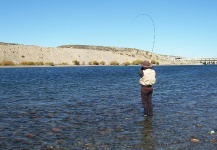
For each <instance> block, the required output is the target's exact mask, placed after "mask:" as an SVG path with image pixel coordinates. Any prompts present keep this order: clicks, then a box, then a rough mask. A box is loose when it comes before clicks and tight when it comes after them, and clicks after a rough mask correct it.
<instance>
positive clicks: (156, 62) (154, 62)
mask: <svg viewBox="0 0 217 150" xmlns="http://www.w3.org/2000/svg"><path fill="white" fill-rule="evenodd" d="M151 63H152V64H156V65H159V62H158V61H156V60H152V61H151Z"/></svg>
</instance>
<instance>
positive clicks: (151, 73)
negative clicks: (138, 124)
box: [139, 61, 156, 117]
mask: <svg viewBox="0 0 217 150" xmlns="http://www.w3.org/2000/svg"><path fill="white" fill-rule="evenodd" d="M141 65H142V68H141V69H140V70H139V75H140V77H141V78H140V80H139V83H140V84H141V99H142V104H143V107H144V116H145V117H147V116H153V107H152V93H153V88H152V85H153V84H154V83H155V81H156V73H155V70H154V69H153V67H152V64H151V63H150V62H149V61H144V62H143V63H142V64H141Z"/></svg>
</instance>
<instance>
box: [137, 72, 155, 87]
mask: <svg viewBox="0 0 217 150" xmlns="http://www.w3.org/2000/svg"><path fill="white" fill-rule="evenodd" d="M155 82H156V73H155V71H154V70H153V69H145V70H143V77H142V78H140V80H139V83H140V84H141V85H153V84H155Z"/></svg>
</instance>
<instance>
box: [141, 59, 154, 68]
mask: <svg viewBox="0 0 217 150" xmlns="http://www.w3.org/2000/svg"><path fill="white" fill-rule="evenodd" d="M141 65H142V66H143V67H144V68H152V64H151V63H150V62H149V61H147V60H145V61H143V62H142V63H141Z"/></svg>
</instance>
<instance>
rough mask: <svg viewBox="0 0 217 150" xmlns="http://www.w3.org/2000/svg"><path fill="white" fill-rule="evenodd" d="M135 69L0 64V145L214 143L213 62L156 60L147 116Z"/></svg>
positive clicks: (216, 89) (188, 149) (196, 149)
mask: <svg viewBox="0 0 217 150" xmlns="http://www.w3.org/2000/svg"><path fill="white" fill-rule="evenodd" d="M139 69H140V67H139V66H115V67H111V66H109V67H106V66H103V67H100V66H97V67H47V68H46V67H43V68H40V67H38V68H37V67H36V68H1V69H0V149H13V150H14V149H15V150H16V149H17V150H18V149H19V150H20V149H40V150H41V149H63V150H64V149H117V150H119V149H147V150H152V149H153V150H165V149H167V150H178V149H180V150H205V149H206V150H215V149H217V142H216V139H217V65H210V66H156V67H155V70H156V73H157V83H156V84H155V85H154V95H153V105H154V116H153V117H148V118H144V117H143V108H142V104H141V98H140V86H139V84H138V80H139V76H138V74H137V73H138V70H139ZM210 131H215V134H214V135H210V134H209V132H210ZM192 137H194V138H197V139H199V140H200V142H199V143H192V142H191V141H190V139H191V138H192Z"/></svg>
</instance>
